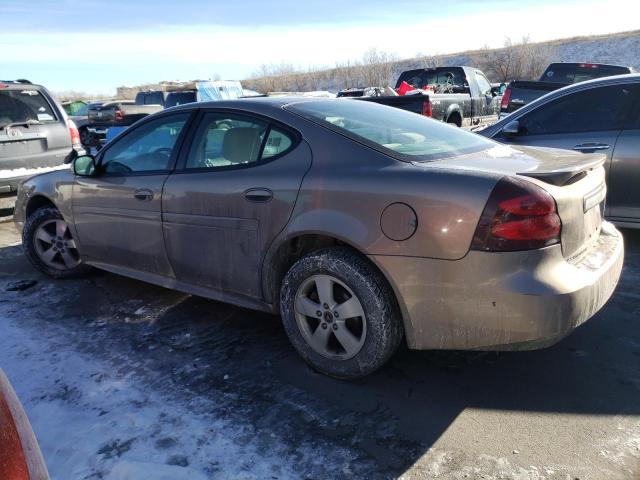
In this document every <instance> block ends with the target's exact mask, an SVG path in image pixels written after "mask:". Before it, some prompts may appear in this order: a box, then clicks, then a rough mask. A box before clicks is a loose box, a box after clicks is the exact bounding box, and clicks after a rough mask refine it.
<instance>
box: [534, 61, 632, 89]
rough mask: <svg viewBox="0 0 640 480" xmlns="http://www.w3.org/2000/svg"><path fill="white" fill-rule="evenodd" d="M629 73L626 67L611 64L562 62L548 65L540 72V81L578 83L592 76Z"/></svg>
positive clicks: (590, 78)
mask: <svg viewBox="0 0 640 480" xmlns="http://www.w3.org/2000/svg"><path fill="white" fill-rule="evenodd" d="M625 73H629V69H628V68H626V67H616V66H612V65H594V64H585V63H583V64H579V65H572V64H562V63H556V64H552V65H549V68H547V70H546V71H545V72H544V73H543V74H542V78H541V79H540V80H541V81H544V82H552V83H563V84H570V83H578V82H585V81H587V80H592V79H594V78H600V77H609V76H611V75H623V74H625Z"/></svg>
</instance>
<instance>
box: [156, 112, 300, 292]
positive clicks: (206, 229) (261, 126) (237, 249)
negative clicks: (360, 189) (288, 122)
mask: <svg viewBox="0 0 640 480" xmlns="http://www.w3.org/2000/svg"><path fill="white" fill-rule="evenodd" d="M185 142H186V143H188V144H190V149H189V151H188V152H186V151H185V154H184V158H181V160H180V162H179V166H178V168H177V169H176V171H175V172H174V173H173V174H172V175H170V177H169V179H168V180H167V182H166V184H165V187H164V193H163V224H164V234H165V241H166V245H167V252H168V256H169V260H170V262H171V265H172V267H173V270H174V271H175V274H176V278H177V279H178V280H180V281H183V282H185V283H189V284H193V285H198V286H201V287H205V288H210V289H215V290H219V291H225V292H232V293H236V294H237V293H240V294H244V295H249V296H253V297H257V298H260V297H261V275H260V273H261V260H262V258H263V256H264V254H265V251H266V249H267V248H268V246H269V244H270V243H271V242H272V241H273V239H274V238H275V237H276V235H277V234H278V233H279V232H280V231H281V230H282V228H284V226H285V225H286V223H287V221H288V219H289V217H290V215H291V213H292V210H293V207H294V205H295V202H296V199H297V195H298V190H299V188H300V184H301V182H302V178H303V176H304V174H305V173H306V171H307V170H308V169H309V167H310V166H311V151H310V149H309V147H308V145H307V144H306V142H304V141H302V140H300V138H299V136H298V134H297V133H296V132H294V131H292V130H289V129H288V128H287V127H285V126H282V125H277V124H274V123H273V122H271V121H270V120H268V119H264V118H262V117H257V116H253V115H249V114H246V115H245V114H243V115H238V114H235V113H229V112H225V111H208V112H203V113H202V115H201V119H200V122H199V126H198V127H197V129H196V130H195V132H194V136H193V138H187V139H186V140H185Z"/></svg>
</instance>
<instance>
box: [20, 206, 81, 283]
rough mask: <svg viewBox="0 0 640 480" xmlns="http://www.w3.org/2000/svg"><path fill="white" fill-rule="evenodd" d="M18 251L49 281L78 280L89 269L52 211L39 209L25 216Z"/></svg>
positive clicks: (56, 212) (60, 219)
mask: <svg viewBox="0 0 640 480" xmlns="http://www.w3.org/2000/svg"><path fill="white" fill-rule="evenodd" d="M22 248H23V249H24V253H25V255H26V256H27V258H28V259H29V261H30V262H31V264H32V265H33V266H34V267H36V268H37V269H38V270H40V271H41V272H42V273H44V274H46V275H48V276H50V277H53V278H58V279H63V278H73V277H78V276H81V275H84V274H86V273H87V272H88V270H89V267H88V266H87V265H85V264H83V263H82V260H81V259H80V254H79V252H78V249H77V247H76V243H75V240H74V238H73V236H72V235H71V231H70V230H69V226H68V225H67V222H65V220H64V218H62V215H61V214H60V212H59V211H58V210H57V209H56V208H51V207H48V208H41V209H38V210H36V211H35V212H34V213H32V214H31V215H30V216H29V218H28V219H27V221H26V222H25V224H24V229H23V231H22Z"/></svg>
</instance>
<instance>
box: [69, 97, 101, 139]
mask: <svg viewBox="0 0 640 480" xmlns="http://www.w3.org/2000/svg"><path fill="white" fill-rule="evenodd" d="M104 103H105V102H104V100H99V101H91V102H89V103H85V104H84V105H83V106H82V107H80V108H78V109H76V110H75V114H74V115H72V116H70V117H69V118H71V120H73V123H75V125H76V127H77V128H78V132H80V142H81V143H82V145H84V146H88V147H90V146H92V145H93V144H94V138H93V134H92V133H91V132H90V131H89V130H88V129H87V126H88V125H89V123H90V122H89V110H90V109H92V108H97V107H99V106H101V105H103V104H104Z"/></svg>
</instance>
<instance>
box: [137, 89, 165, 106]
mask: <svg viewBox="0 0 640 480" xmlns="http://www.w3.org/2000/svg"><path fill="white" fill-rule="evenodd" d="M167 95H168V92H164V91H162V90H147V91H145V92H138V93H137V94H136V98H135V104H136V105H162V106H163V107H164V104H165V100H166V98H167Z"/></svg>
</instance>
